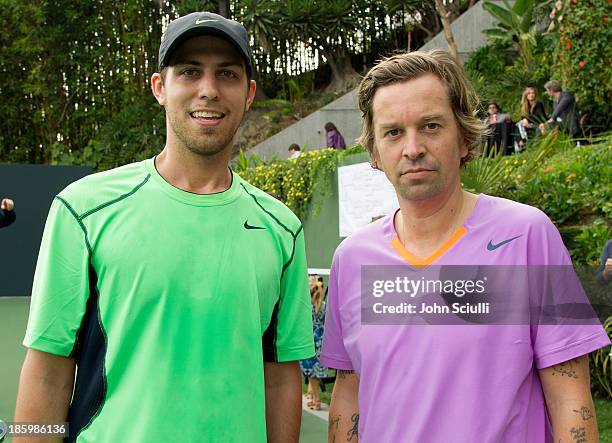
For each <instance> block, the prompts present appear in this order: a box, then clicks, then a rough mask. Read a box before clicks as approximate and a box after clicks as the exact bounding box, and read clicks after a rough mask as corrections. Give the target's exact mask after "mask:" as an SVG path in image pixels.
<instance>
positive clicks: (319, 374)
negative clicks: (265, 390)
mask: <svg viewBox="0 0 612 443" xmlns="http://www.w3.org/2000/svg"><path fill="white" fill-rule="evenodd" d="M308 280H309V286H310V301H311V303H312V332H313V336H314V342H315V356H314V357H312V358H309V359H307V360H301V361H300V367H301V368H302V374H304V377H306V378H307V379H308V390H307V392H306V398H307V399H308V403H306V406H307V407H308V408H309V409H313V410H317V411H318V410H319V409H321V399H320V397H319V385H320V384H321V382H320V380H321V379H323V378H325V377H326V376H327V368H326V367H325V366H323V365H322V364H321V362H320V361H319V354H320V353H321V345H322V344H323V324H324V323H325V291H324V290H323V279H322V278H321V277H319V276H310V277H308Z"/></svg>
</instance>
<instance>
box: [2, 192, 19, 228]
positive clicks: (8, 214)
mask: <svg viewBox="0 0 612 443" xmlns="http://www.w3.org/2000/svg"><path fill="white" fill-rule="evenodd" d="M14 207H15V203H14V202H13V200H11V199H10V198H3V199H2V203H0V228H4V227H6V226H9V225H10V224H12V223H13V222H14V221H15V218H17V217H16V216H15V211H14V210H13V208H14Z"/></svg>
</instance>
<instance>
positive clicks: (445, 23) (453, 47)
mask: <svg viewBox="0 0 612 443" xmlns="http://www.w3.org/2000/svg"><path fill="white" fill-rule="evenodd" d="M435 2H436V10H437V11H438V15H439V16H440V21H442V27H443V28H444V35H445V36H446V42H447V43H448V51H449V52H450V54H451V56H452V57H453V58H454V59H455V60H456V61H457V63H459V64H461V60H460V59H459V51H458V50H457V43H455V37H454V36H453V30H452V28H451V24H450V20H449V19H448V16H449V13H448V11H447V10H446V7H445V6H444V4H443V3H442V0H435Z"/></svg>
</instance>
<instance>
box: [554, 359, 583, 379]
mask: <svg viewBox="0 0 612 443" xmlns="http://www.w3.org/2000/svg"><path fill="white" fill-rule="evenodd" d="M576 362H577V360H575V359H574V360H570V361H566V362H563V363H559V364H558V365H555V366H553V367H552V370H553V373H552V375H558V376H560V377H564V376H566V377H569V378H578V375H577V374H576V370H575V365H576Z"/></svg>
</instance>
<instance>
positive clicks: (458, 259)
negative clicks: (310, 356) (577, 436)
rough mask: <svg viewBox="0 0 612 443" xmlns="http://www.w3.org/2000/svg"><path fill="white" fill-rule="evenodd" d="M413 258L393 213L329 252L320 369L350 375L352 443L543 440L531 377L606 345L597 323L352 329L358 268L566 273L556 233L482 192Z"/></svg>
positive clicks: (527, 210) (542, 417)
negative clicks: (353, 378) (434, 246)
mask: <svg viewBox="0 0 612 443" xmlns="http://www.w3.org/2000/svg"><path fill="white" fill-rule="evenodd" d="M517 236H520V237H517ZM514 237H516V238H515V239H514V240H512V241H510V242H507V243H505V244H503V246H500V247H498V248H496V249H494V250H489V249H488V248H487V245H488V244H489V242H490V241H491V242H492V243H493V244H494V245H498V244H500V243H501V242H502V241H504V240H506V239H511V238H514ZM417 260H418V259H417V258H416V257H413V256H411V255H410V253H409V252H408V251H406V250H405V249H404V248H403V246H402V244H401V243H400V242H399V240H398V239H397V233H396V232H395V229H394V226H393V214H392V215H389V216H387V217H385V218H383V219H381V220H378V221H376V222H374V223H372V224H370V225H368V226H367V227H365V228H364V229H362V230H361V231H359V232H357V233H355V234H354V235H352V236H350V237H349V238H347V239H346V240H344V241H343V242H342V244H341V245H340V246H339V247H338V249H337V250H336V253H335V255H334V260H333V265H332V269H331V276H330V283H329V296H328V302H327V313H326V317H325V335H324V339H323V350H322V353H321V363H322V364H324V365H325V366H328V367H331V368H337V369H345V370H351V369H353V370H355V372H356V373H357V375H358V376H359V412H360V418H359V441H360V443H370V442H372V443H374V442H375V443H403V442H453V443H461V442H465V443H468V442H469V443H473V442H476V441H477V442H483V443H485V442H491V443H504V442H513V443H514V442H527V443H532V442H533V443H542V442H549V441H552V440H551V439H552V435H551V430H550V425H549V423H548V419H547V415H546V405H545V400H544V395H543V392H542V387H541V384H540V379H539V376H538V369H541V368H545V367H549V366H553V365H556V364H559V363H561V362H565V361H567V360H571V359H573V358H576V357H579V356H582V355H585V354H587V353H589V352H591V351H594V350H596V349H599V348H601V347H604V346H607V345H609V344H610V340H609V338H608V336H607V334H606V333H605V331H604V329H603V328H602V327H601V325H581V326H576V325H540V326H537V325H535V326H529V325H404V326H401V325H362V324H361V321H360V318H361V317H360V306H361V300H360V291H361V288H360V286H361V285H360V270H361V266H362V265H406V266H409V263H410V264H412V265H414V264H418V265H421V266H424V265H428V264H432V265H483V264H484V265H510V266H515V265H568V264H571V260H570V258H569V255H568V253H567V250H566V248H565V246H564V245H563V242H562V240H561V237H560V235H559V232H558V231H557V229H556V228H555V226H554V225H553V224H552V223H551V221H550V220H549V219H548V217H547V216H546V215H545V214H544V213H543V212H542V211H540V210H539V209H536V208H533V207H531V206H527V205H523V204H520V203H516V202H512V201H509V200H505V199H501V198H497V197H491V196H487V195H482V194H481V195H480V196H479V197H478V201H477V203H476V207H475V209H474V211H473V212H472V214H471V215H470V216H469V217H468V219H467V220H466V222H465V224H464V226H463V227H462V228H460V229H459V230H458V231H457V232H456V233H455V235H454V236H453V238H452V239H451V240H449V242H447V243H446V244H445V245H443V246H442V247H441V248H440V250H439V251H437V253H435V254H434V255H433V256H432V257H430V258H429V259H425V260H421V261H420V262H417Z"/></svg>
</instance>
